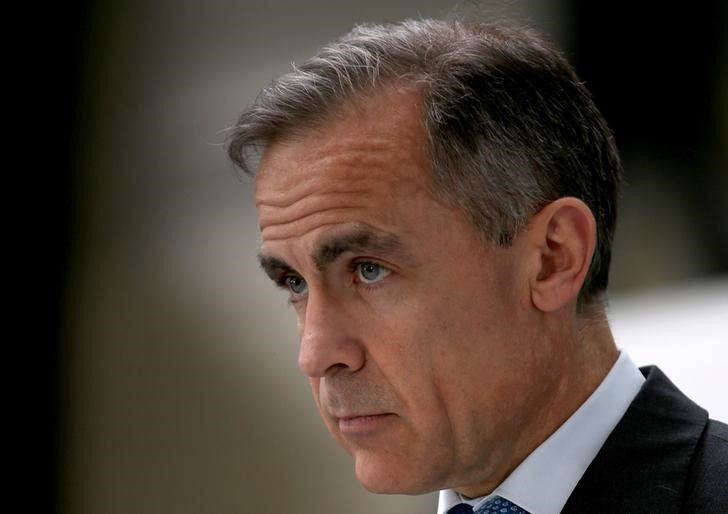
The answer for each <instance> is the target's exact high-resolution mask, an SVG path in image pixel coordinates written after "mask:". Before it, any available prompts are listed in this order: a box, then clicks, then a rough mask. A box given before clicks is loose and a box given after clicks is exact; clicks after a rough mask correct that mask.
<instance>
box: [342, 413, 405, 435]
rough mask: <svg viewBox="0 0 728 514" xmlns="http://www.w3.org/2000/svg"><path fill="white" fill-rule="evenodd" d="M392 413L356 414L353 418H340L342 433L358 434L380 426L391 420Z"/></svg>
mask: <svg viewBox="0 0 728 514" xmlns="http://www.w3.org/2000/svg"><path fill="white" fill-rule="evenodd" d="M391 417H392V414H374V415H372V416H356V417H353V418H340V419H339V430H340V431H341V432H342V433H347V434H356V433H362V432H368V431H371V430H375V429H377V428H379V427H380V426H381V425H382V423H384V422H385V421H387V420H389V418H391Z"/></svg>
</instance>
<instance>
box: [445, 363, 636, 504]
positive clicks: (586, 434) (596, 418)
mask: <svg viewBox="0 0 728 514" xmlns="http://www.w3.org/2000/svg"><path fill="white" fill-rule="evenodd" d="M644 381H645V379H644V377H643V376H642V373H640V371H639V369H638V368H637V366H636V365H635V364H634V362H632V359H630V358H629V356H628V355H627V354H626V353H625V352H624V351H622V352H620V354H619V358H618V359H617V361H616V362H615V363H614V365H613V366H612V369H611V370H610V371H609V373H608V374H607V376H606V377H605V378H604V380H603V381H602V383H601V384H599V386H598V387H597V388H596V389H595V390H594V392H593V393H592V394H591V396H589V398H587V400H586V401H585V402H584V403H583V404H582V405H581V407H579V408H578V409H577V410H576V412H574V414H572V415H571V417H569V419H567V420H566V421H565V422H564V424H562V425H561V426H560V427H559V428H558V429H557V430H556V431H555V432H554V433H553V434H551V436H549V438H548V439H546V440H545V441H544V442H543V443H541V445H540V446H538V447H537V448H536V449H535V450H534V451H533V452H531V454H530V455H529V456H528V457H526V459H525V460H524V461H523V462H521V464H519V465H518V467H516V469H514V470H513V472H512V473H511V474H510V475H509V476H508V477H507V478H506V479H505V480H504V481H503V482H502V483H501V484H500V485H499V486H498V487H497V488H496V489H495V490H494V491H493V492H492V493H491V494H490V495H488V496H484V497H481V498H475V499H473V500H464V499H463V498H462V496H460V494H458V493H457V492H455V491H454V490H452V489H448V490H443V491H440V496H439V501H438V507H437V512H438V514H445V513H446V512H447V510H448V509H449V508H451V507H452V506H453V505H456V504H457V503H460V502H463V501H466V503H469V504H470V505H473V506H475V507H478V506H480V504H481V503H483V502H484V501H486V500H487V499H488V498H490V497H491V496H493V495H498V496H502V497H503V498H506V499H508V500H510V501H512V502H513V503H516V504H517V505H519V506H520V507H522V508H523V509H525V510H527V511H528V512H530V513H531V514H558V513H559V512H561V509H563V507H564V505H565V504H566V501H567V500H568V499H569V496H570V495H571V493H572V491H573V490H574V488H575V487H576V484H577V483H578V482H579V480H580V479H581V476H582V475H583V474H584V472H585V471H586V468H587V467H588V466H589V464H590V463H591V461H592V460H593V459H594V457H596V455H597V453H598V452H599V449H600V448H601V447H602V445H603V444H604V441H606V439H607V437H608V436H609V434H610V433H611V432H612V430H613V429H614V427H615V426H616V425H617V423H618V422H619V420H620V419H621V418H622V416H623V415H624V413H625V412H626V411H627V408H628V407H629V404H630V403H632V400H633V399H634V397H635V396H637V393H638V392H639V390H640V388H641V387H642V384H643V383H644Z"/></svg>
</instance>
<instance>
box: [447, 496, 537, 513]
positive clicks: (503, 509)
mask: <svg viewBox="0 0 728 514" xmlns="http://www.w3.org/2000/svg"><path fill="white" fill-rule="evenodd" d="M447 514H529V512H527V511H525V510H523V509H522V508H521V507H519V506H518V505H516V504H515V503H513V502H511V501H509V500H506V499H505V498H503V497H501V496H494V497H492V498H489V499H488V501H486V502H485V503H484V504H483V505H481V506H480V507H478V509H477V510H473V507H471V506H470V505H468V504H467V503H458V504H457V505H455V506H454V507H452V508H451V509H450V510H448V511H447Z"/></svg>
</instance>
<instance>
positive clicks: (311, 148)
mask: <svg viewBox="0 0 728 514" xmlns="http://www.w3.org/2000/svg"><path fill="white" fill-rule="evenodd" d="M419 98H420V97H419V95H418V93H417V92H416V91H412V90H391V91H388V92H385V93H382V94H379V95H378V96H375V97H372V98H369V99H366V100H363V101H361V102H360V103H359V104H358V105H357V106H355V107H352V106H350V107H348V108H347V109H346V110H343V111H339V112H337V113H336V114H335V115H332V116H330V117H329V118H328V119H327V120H326V121H325V122H324V123H322V124H320V125H317V126H316V127H313V128H310V129H309V130H307V131H304V132H303V135H299V136H297V137H295V138H294V137H291V138H287V139H280V140H278V141H275V142H273V143H272V144H271V145H269V147H268V148H267V150H266V151H265V153H264V155H263V158H262V160H261V164H260V167H259V169H258V175H257V179H256V204H257V207H258V212H259V221H260V228H261V235H262V245H261V252H260V258H261V264H262V266H263V268H264V270H265V271H266V272H267V273H268V274H269V275H270V277H271V278H272V279H273V280H274V281H276V282H277V283H278V284H279V285H280V286H281V287H284V288H287V289H289V292H291V300H292V302H293V305H294V306H295V309H296V312H297V315H298V331H299V335H300V355H299V365H300V368H301V370H302V371H303V372H304V373H306V374H307V375H308V376H309V377H310V382H311V387H312V390H313V395H314V398H315V401H316V404H317V406H318V408H319V410H320V412H321V416H322V417H323V420H324V422H325V424H326V425H327V427H328V429H329V431H330V432H331V434H332V436H333V437H334V438H335V439H336V440H337V441H338V442H339V443H340V444H341V445H342V446H343V447H344V448H345V449H346V450H347V451H348V452H349V453H350V454H351V455H352V456H353V458H354V462H355V471H356V474H357V477H358V479H359V480H360V481H361V482H362V484H363V485H364V486H365V487H367V488H368V489H370V490H371V491H375V492H386V493H408V494H420V493H424V492H428V491H433V490H437V489H443V488H449V487H452V488H456V489H457V490H458V491H460V492H461V493H463V494H464V495H466V496H471V497H475V496H479V495H482V494H486V493H488V492H490V491H491V490H492V489H494V488H495V487H496V486H497V485H498V484H499V483H500V482H501V481H502V480H503V479H504V478H505V477H506V476H507V475H508V474H509V473H510V472H511V471H512V470H513V469H514V468H515V467H516V466H517V465H518V464H519V463H520V462H521V461H522V460H523V459H524V458H525V457H526V456H527V455H528V453H530V452H531V451H532V450H533V449H534V448H535V447H536V446H538V444H540V443H541V442H542V441H543V440H544V439H546V437H548V435H549V434H550V433H551V432H553V431H554V430H555V429H556V428H557V427H558V426H559V425H560V424H561V423H563V421H564V420H565V419H567V418H568V416H569V415H570V414H571V413H572V412H573V411H574V410H576V408H577V407H578V406H579V405H580V404H581V403H582V402H583V401H584V400H585V399H586V397H588V395H589V393H590V392H591V391H593V390H594V388H595V387H596V386H597V385H598V383H599V381H601V379H602V378H603V376H604V375H605V374H606V373H607V371H608V370H609V367H610V366H611V364H612V363H613V362H614V360H615V359H616V355H617V354H616V350H615V349H614V343H613V342H612V340H611V336H610V335H609V331H608V328H607V327H606V323H600V322H596V323H590V324H588V325H586V324H584V323H581V322H580V321H579V319H578V317H577V315H576V296H577V294H578V291H579V287H580V286H581V283H582V282H583V279H584V275H585V274H586V270H587V267H588V264H589V262H590V260H591V255H592V254H593V251H594V244H595V243H594V238H595V236H594V220H593V217H592V216H591V213H590V212H589V210H588V208H586V206H585V205H584V204H583V203H581V202H580V201H579V200H576V199H569V198H567V199H561V200H559V201H557V202H554V203H552V204H549V205H548V206H547V207H545V208H544V210H542V211H541V212H540V213H538V214H537V215H536V216H534V219H533V220H532V223H531V224H530V225H529V227H528V228H527V229H526V230H525V231H524V232H523V234H521V235H519V236H518V237H517V238H516V239H515V241H514V244H513V245H512V246H510V247H508V248H501V247H496V246H493V245H489V244H485V243H484V242H483V238H482V237H480V236H479V234H478V233H476V231H475V229H474V228H473V226H472V225H471V223H470V222H469V220H468V219H467V218H466V216H465V215H464V214H463V213H462V212H461V211H460V210H458V209H454V208H453V207H451V206H449V205H447V204H445V203H444V202H443V201H441V200H440V199H439V198H438V197H437V195H436V194H434V193H433V186H432V182H431V179H430V171H429V163H428V160H427V155H426V151H425V144H424V141H425V136H424V131H423V128H422V124H421V121H420V112H419ZM585 339H588V340H589V344H585V343H584V340H585Z"/></svg>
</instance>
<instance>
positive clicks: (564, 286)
mask: <svg viewBox="0 0 728 514" xmlns="http://www.w3.org/2000/svg"><path fill="white" fill-rule="evenodd" d="M526 235H527V237H528V239H529V247H530V248H531V250H532V252H533V253H532V256H533V259H532V260H531V262H532V263H533V264H534V267H533V268H532V269H531V275H530V277H529V278H530V290H531V302H532V303H533V305H534V306H535V307H536V308H537V309H539V310H541V311H543V312H553V311H556V310H558V309H560V308H561V307H563V306H565V305H567V304H568V303H570V302H571V301H575V300H576V298H577V297H578V295H579V291H580V289H581V286H582V284H583V283H584V279H585V278H586V274H587V271H589V266H590V264H591V260H592V256H593V255H594V249H595V248H596V240H597V236H596V221H595V220H594V215H593V214H592V212H591V210H590V209H589V207H587V206H586V204H585V203H584V202H582V201H581V200H579V199H577V198H572V197H565V198H559V199H558V200H556V201H554V202H552V203H550V204H548V205H547V206H546V207H544V208H543V209H542V210H541V211H540V212H539V213H538V214H536V215H535V216H534V217H533V219H532V220H531V223H530V224H529V228H528V230H527V233H526Z"/></svg>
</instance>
